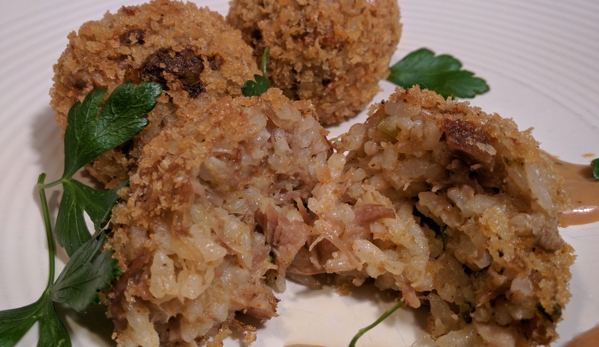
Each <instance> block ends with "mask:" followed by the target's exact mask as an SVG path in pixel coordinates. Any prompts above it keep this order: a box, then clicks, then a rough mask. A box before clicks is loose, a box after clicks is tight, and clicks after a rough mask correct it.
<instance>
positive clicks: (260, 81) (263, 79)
mask: <svg viewBox="0 0 599 347" xmlns="http://www.w3.org/2000/svg"><path fill="white" fill-rule="evenodd" d="M267 57H268V48H266V49H265V50H264V53H263V54H262V76H260V75H254V79H255V80H256V81H252V80H248V81H245V83H244V84H243V86H242V87H241V92H242V93H243V95H245V96H260V95H262V94H263V93H265V92H266V91H267V90H268V88H270V82H268V74H267V73H266V58H267Z"/></svg>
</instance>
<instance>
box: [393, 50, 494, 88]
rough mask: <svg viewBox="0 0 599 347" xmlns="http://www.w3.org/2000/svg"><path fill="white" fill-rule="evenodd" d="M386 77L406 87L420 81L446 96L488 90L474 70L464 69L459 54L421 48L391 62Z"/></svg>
mask: <svg viewBox="0 0 599 347" xmlns="http://www.w3.org/2000/svg"><path fill="white" fill-rule="evenodd" d="M390 69H391V73H390V74H389V77H387V80H388V81H390V82H392V83H395V84H397V85H398V86H400V87H403V88H411V87H412V86H414V85H419V86H420V87H421V88H423V89H429V90H432V91H435V92H437V93H439V94H441V95H442V96H443V97H444V98H447V97H452V98H456V97H457V98H473V97H474V96H476V95H477V94H483V93H486V92H488V91H489V86H488V85H487V82H485V80H483V79H482V78H479V77H474V73H472V72H470V71H466V70H462V63H461V62H460V61H459V60H457V59H456V58H454V57H452V56H450V55H447V54H442V55H438V56H435V53H434V52H433V51H431V50H429V49H427V48H420V49H418V50H416V51H414V52H412V53H410V54H408V55H407V56H405V57H404V58H403V59H402V60H400V61H399V62H397V63H395V65H393V66H391V68H390Z"/></svg>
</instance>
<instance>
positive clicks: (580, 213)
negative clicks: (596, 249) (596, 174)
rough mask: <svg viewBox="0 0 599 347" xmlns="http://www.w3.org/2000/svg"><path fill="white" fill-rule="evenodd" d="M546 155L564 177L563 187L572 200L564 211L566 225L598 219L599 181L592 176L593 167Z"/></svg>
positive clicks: (591, 221)
mask: <svg viewBox="0 0 599 347" xmlns="http://www.w3.org/2000/svg"><path fill="white" fill-rule="evenodd" d="M548 157H549V158H550V159H551V160H552V161H553V163H554V168H555V169H556V171H557V172H558V173H559V174H561V175H562V176H563V177H564V183H563V187H564V189H565V190H566V192H567V193H568V194H569V195H570V200H571V201H572V209H571V210H566V211H564V217H565V218H566V221H567V223H568V225H581V224H589V223H593V222H597V221H599V181H596V180H595V179H594V178H593V168H592V167H591V166H590V165H588V164H587V165H580V164H572V163H568V162H565V161H562V160H559V159H557V158H555V157H552V156H551V155H548Z"/></svg>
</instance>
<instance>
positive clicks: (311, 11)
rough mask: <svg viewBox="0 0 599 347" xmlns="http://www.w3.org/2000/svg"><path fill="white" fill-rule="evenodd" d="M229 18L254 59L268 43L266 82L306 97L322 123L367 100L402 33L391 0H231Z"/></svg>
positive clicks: (353, 111)
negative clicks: (241, 35) (251, 49)
mask: <svg viewBox="0 0 599 347" xmlns="http://www.w3.org/2000/svg"><path fill="white" fill-rule="evenodd" d="M227 22H228V23H230V24H231V25H232V26H233V27H235V28H237V29H239V30H241V32H242V33H243V39H244V40H245V41H246V42H247V43H248V44H250V45H251V46H252V47H253V48H254V55H255V57H256V60H257V62H258V63H260V61H261V59H262V53H263V51H264V50H265V49H266V48H269V49H270V53H269V56H268V75H269V78H270V79H271V83H272V85H273V86H275V87H277V88H280V89H282V90H283V93H284V94H285V95H286V96H287V97H289V98H291V99H292V100H297V99H301V100H309V101H310V102H312V103H313V104H314V107H315V108H316V112H317V114H318V117H319V120H320V122H321V123H322V124H330V123H337V122H341V121H343V120H345V119H347V118H351V117H353V116H355V115H356V114H358V113H359V112H360V111H362V110H363V109H364V108H365V107H366V105H367V104H368V103H369V102H370V101H371V100H372V98H373V97H374V95H375V94H376V93H377V92H378V91H379V87H378V82H379V80H381V79H385V78H387V76H388V75H389V63H390V60H391V56H392V55H393V53H394V52H395V49H396V47H397V43H398V42H399V38H400V36H401V24H400V23H399V6H398V4H397V1H396V0H376V1H369V0H357V1H353V0H352V1H350V0H334V1H317V0H306V1H298V0H288V1H281V0H265V1H255V0H233V1H232V2H231V6H230V9H229V13H228V15H227Z"/></svg>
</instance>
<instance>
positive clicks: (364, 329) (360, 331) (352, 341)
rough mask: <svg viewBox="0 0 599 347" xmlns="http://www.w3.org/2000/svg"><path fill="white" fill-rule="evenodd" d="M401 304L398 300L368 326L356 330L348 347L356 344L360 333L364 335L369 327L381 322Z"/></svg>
mask: <svg viewBox="0 0 599 347" xmlns="http://www.w3.org/2000/svg"><path fill="white" fill-rule="evenodd" d="M402 305H403V301H399V302H398V303H397V304H395V305H394V306H393V307H391V308H390V309H389V310H388V311H386V312H385V313H383V315H382V316H380V317H379V318H378V319H377V320H376V321H374V323H372V324H370V325H369V326H367V327H365V328H362V329H360V330H358V333H357V334H356V335H355V336H354V338H353V339H352V340H351V342H350V343H349V347H355V346H356V342H358V339H359V338H360V337H362V335H364V334H365V333H366V332H368V331H369V330H370V329H372V328H374V327H375V326H377V325H378V324H379V323H380V322H382V321H384V320H385V319H387V317H389V316H390V315H391V314H393V312H395V311H397V310H398V309H399V308H400V307H401V306H402Z"/></svg>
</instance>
